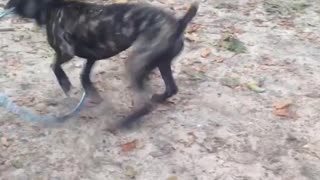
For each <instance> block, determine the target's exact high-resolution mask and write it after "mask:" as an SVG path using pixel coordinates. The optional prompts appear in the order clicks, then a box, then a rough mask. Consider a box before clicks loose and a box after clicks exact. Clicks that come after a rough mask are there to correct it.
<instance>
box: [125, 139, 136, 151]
mask: <svg viewBox="0 0 320 180" xmlns="http://www.w3.org/2000/svg"><path fill="white" fill-rule="evenodd" d="M137 143H138V140H136V139H135V140H133V141H131V142H128V143H125V144H122V145H121V150H122V152H124V153H127V152H130V151H132V150H134V149H136V148H137Z"/></svg>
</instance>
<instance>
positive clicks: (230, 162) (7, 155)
mask: <svg viewBox="0 0 320 180" xmlns="http://www.w3.org/2000/svg"><path fill="white" fill-rule="evenodd" d="M5 2H6V1H4V0H1V1H0V4H1V6H2V5H3V4H5ZM266 2H267V1H262V0H219V1H218V0H204V1H202V2H201V4H200V10H199V14H198V16H197V17H196V18H195V19H194V21H193V23H192V25H190V27H189V30H188V31H194V32H192V33H189V34H187V37H188V39H189V40H186V48H185V50H184V51H183V53H182V54H181V56H179V58H177V59H176V61H175V63H174V74H175V77H176V79H177V83H178V86H179V89H180V91H179V94H177V95H176V96H175V97H173V98H172V99H170V102H168V103H166V104H164V105H161V106H159V107H158V108H157V109H156V110H155V111H154V112H153V113H152V114H150V115H148V116H146V117H145V118H144V121H143V122H142V123H140V124H139V125H138V126H137V127H136V128H135V129H133V130H131V131H123V132H119V133H118V134H116V135H114V134H111V133H109V132H108V131H106V130H105V129H106V128H107V127H108V123H109V122H112V121H115V120H117V119H119V117H121V116H122V115H125V114H127V113H128V112H129V111H130V108H131V101H132V100H131V99H132V98H131V97H132V95H131V91H130V90H129V89H128V84H127V81H126V80H125V75H124V71H123V70H124V69H123V63H124V60H125V59H126V53H122V54H121V55H119V56H116V57H114V58H111V59H112V60H109V61H100V62H99V63H98V65H97V66H96V67H95V69H94V74H93V75H92V79H93V81H94V82H95V84H96V86H97V87H99V89H100V90H101V94H102V95H103V97H104V99H105V102H104V103H103V104H101V105H100V106H98V107H96V108H94V109H86V110H84V111H83V112H82V113H81V115H80V117H78V118H74V119H72V120H70V121H69V122H68V123H66V124H63V125H60V126H55V127H44V126H42V125H39V124H36V123H30V122H26V121H24V120H23V119H20V118H18V117H16V116H14V115H12V114H10V113H8V112H6V110H4V109H3V108H0V138H1V142H0V179H1V180H46V179H48V180H49V179H50V180H80V179H81V180H122V179H134V178H135V179H138V180H319V179H320V135H319V132H320V122H319V112H320V100H319V98H320V91H319V89H320V66H319V58H320V51H319V48H320V44H319V43H320V31H319V28H320V16H319V15H320V2H319V1H311V0H310V1H306V0H301V1H297V0H295V1H292V0H282V1H280V2H281V3H279V1H268V2H269V4H266ZM105 3H106V1H105ZM152 3H153V4H155V5H158V6H162V7H164V8H167V9H169V8H170V7H171V10H174V12H176V15H177V16H179V15H181V14H182V13H184V10H183V9H184V7H186V5H187V3H186V2H183V1H173V0H171V1H165V0H161V1H160V0H158V1H156V0H155V1H152ZM270 3H271V4H270ZM272 3H273V4H272ZM0 27H1V28H2V29H3V28H13V30H12V31H5V32H1V34H0V48H1V51H0V77H1V78H0V82H1V86H0V92H5V93H6V94H8V95H10V97H11V98H12V99H13V100H15V101H16V102H17V103H18V104H20V105H22V106H24V107H27V108H29V109H31V110H33V111H35V112H37V113H41V114H46V113H58V112H59V113H60V112H66V111H68V110H70V108H71V107H72V106H73V105H74V104H75V103H76V101H77V100H78V99H79V98H80V94H81V86H80V83H79V73H80V71H81V68H82V66H83V60H82V59H79V58H76V59H75V60H74V61H72V62H70V63H68V64H65V65H64V69H65V70H66V71H67V74H68V76H69V77H70V79H71V81H72V83H73V85H74V89H73V94H72V97H73V99H74V102H73V101H70V100H68V99H66V97H65V96H64V94H63V92H62V90H61V89H60V87H59V86H58V83H57V81H56V79H55V77H54V75H53V73H52V71H51V69H50V64H51V62H52V58H53V52H52V50H51V49H50V48H49V46H48V44H47V42H46V38H45V34H44V32H43V31H39V30H37V29H35V28H34V24H33V22H30V21H26V20H23V19H20V18H18V17H6V18H5V19H1V20H0ZM228 33H229V34H233V35H234V36H235V37H236V38H237V39H239V40H240V41H242V42H243V43H244V45H245V47H246V48H247V50H246V51H245V52H244V53H240V54H235V53H234V52H232V51H230V50H227V49H225V48H219V47H220V46H219V44H221V43H219V42H221V41H220V40H221V38H222V37H223V36H225V34H228ZM115 60H117V61H115ZM252 82H255V83H257V84H258V85H259V87H260V89H259V88H255V89H254V88H251V89H250V88H249V86H248V83H249V84H250V83H252ZM151 84H152V89H153V90H154V91H155V90H162V89H163V82H162V80H161V78H160V77H159V73H158V72H156V73H155V74H153V76H152V83H151ZM251 87H252V86H251ZM263 90H264V91H263ZM262 91H263V92H262Z"/></svg>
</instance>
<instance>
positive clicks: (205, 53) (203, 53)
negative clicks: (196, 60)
mask: <svg viewBox="0 0 320 180" xmlns="http://www.w3.org/2000/svg"><path fill="white" fill-rule="evenodd" d="M210 54H211V49H209V48H204V49H203V50H202V51H201V53H200V55H201V57H203V58H207V57H208V56H210Z"/></svg>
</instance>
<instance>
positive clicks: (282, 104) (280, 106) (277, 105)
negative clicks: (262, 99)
mask: <svg viewBox="0 0 320 180" xmlns="http://www.w3.org/2000/svg"><path fill="white" fill-rule="evenodd" d="M290 105H291V103H290V102H286V101H282V102H276V103H274V104H273V107H274V108H276V109H284V108H287V107H289V106H290Z"/></svg>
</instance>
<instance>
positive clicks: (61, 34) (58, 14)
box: [6, 0, 198, 123]
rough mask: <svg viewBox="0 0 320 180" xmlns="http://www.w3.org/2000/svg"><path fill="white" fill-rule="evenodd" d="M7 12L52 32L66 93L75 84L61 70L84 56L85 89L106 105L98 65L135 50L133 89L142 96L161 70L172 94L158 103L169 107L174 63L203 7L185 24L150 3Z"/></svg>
mask: <svg viewBox="0 0 320 180" xmlns="http://www.w3.org/2000/svg"><path fill="white" fill-rule="evenodd" d="M6 8H7V9H8V8H15V12H16V14H18V15H19V16H21V17H25V18H31V19H34V20H35V21H36V22H37V24H38V25H41V26H45V27H46V30H47V39H48V42H49V44H50V46H51V47H52V48H53V49H54V50H55V52H56V53H55V62H54V63H53V65H52V69H53V71H54V73H55V75H56V77H57V80H58V82H59V84H60V86H61V88H62V89H63V91H64V92H65V93H66V94H68V92H69V90H70V88H71V83H70V81H69V79H68V77H67V75H66V74H65V72H64V71H63V70H62V68H61V65H62V64H63V63H65V62H68V61H70V60H71V59H72V58H73V57H74V56H78V57H81V58H85V59H87V63H86V65H85V67H84V69H83V71H82V74H81V83H82V86H83V88H84V89H85V91H86V93H87V94H88V95H89V96H90V97H91V99H93V102H94V103H100V102H101V101H102V98H101V97H100V95H99V93H98V92H97V90H96V88H95V87H94V85H93V84H92V82H91V81H90V73H91V69H92V67H93V66H94V64H95V62H96V61H98V60H102V59H107V58H109V57H112V56H114V55H117V54H118V53H120V52H122V51H124V50H126V49H128V48H129V47H131V46H132V48H133V49H132V54H131V56H130V57H129V60H128V64H127V65H128V68H127V69H128V71H129V76H130V78H131V80H132V85H133V87H134V88H135V90H136V91H143V90H144V79H145V77H146V76H147V75H148V74H149V73H150V71H152V70H153V69H155V68H159V70H160V72H161V75H162V78H163V80H164V83H165V86H166V90H165V92H164V93H162V94H155V95H153V97H152V102H163V101H165V100H166V99H167V98H170V97H171V96H173V95H175V94H176V93H177V92H178V88H177V85H176V83H175V81H174V78H173V75H172V71H171V62H172V60H173V59H174V58H175V57H176V56H178V54H179V53H180V52H181V51H182V49H183V46H184V37H183V32H184V30H185V28H186V27H187V25H188V23H189V22H190V21H191V20H192V19H193V18H194V16H195V15H196V13H197V10H198V3H193V4H192V5H191V7H190V9H189V10H188V11H187V13H186V14H185V15H184V16H183V17H182V18H181V19H177V18H175V17H174V16H172V15H171V14H169V13H168V12H165V11H163V10H161V9H159V8H156V7H153V6H149V5H146V4H112V5H98V4H90V3H83V2H76V1H64V0H10V1H9V2H8V3H7V5H6ZM149 111H150V106H149V104H148V103H146V105H145V106H143V107H142V108H141V109H140V110H138V111H136V112H134V113H133V114H131V115H130V116H129V117H128V118H127V119H126V120H125V123H129V122H132V121H133V120H135V119H137V118H139V117H141V116H143V115H145V114H147V113H148V112H149Z"/></svg>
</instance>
